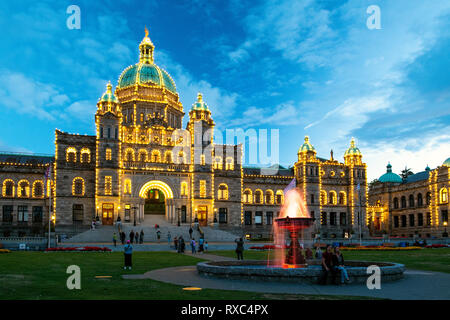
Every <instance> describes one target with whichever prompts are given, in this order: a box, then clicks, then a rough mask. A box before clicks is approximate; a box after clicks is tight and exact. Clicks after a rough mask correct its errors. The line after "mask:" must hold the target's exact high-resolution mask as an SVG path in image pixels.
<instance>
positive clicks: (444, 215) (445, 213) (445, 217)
mask: <svg viewBox="0 0 450 320" xmlns="http://www.w3.org/2000/svg"><path fill="white" fill-rule="evenodd" d="M441 218H442V223H444V222H448V210H442V211H441Z"/></svg>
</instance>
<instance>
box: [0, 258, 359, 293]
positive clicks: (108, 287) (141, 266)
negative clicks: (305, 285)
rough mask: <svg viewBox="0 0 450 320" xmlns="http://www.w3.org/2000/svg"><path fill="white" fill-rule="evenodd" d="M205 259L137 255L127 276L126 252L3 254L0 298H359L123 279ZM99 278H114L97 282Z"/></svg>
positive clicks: (0, 272) (0, 267) (0, 266)
mask: <svg viewBox="0 0 450 320" xmlns="http://www.w3.org/2000/svg"><path fill="white" fill-rule="evenodd" d="M199 261H201V259H198V258H194V257H190V256H185V255H180V254H177V253H171V252H136V253H134V254H133V265H134V267H133V270H132V271H125V270H123V269H122V266H123V254H122V253H119V252H117V253H95V252H86V253H69V252H51V253H43V252H12V253H7V254H0V299H134V300H136V299H150V300H155V299H177V300H178V299H225V300H251V299H305V300H306V299H357V297H345V296H319V295H287V294H286V295H279V294H264V293H251V292H243V291H227V290H212V289H204V290H201V291H184V290H182V287H181V286H177V285H171V284H167V283H163V282H159V281H154V280H150V279H146V280H125V279H123V278H122V277H121V275H122V274H142V273H144V272H146V271H150V270H154V269H160V268H166V267H175V266H184V265H194V264H196V263H197V262H199ZM72 264H75V265H78V266H79V267H80V268H81V290H68V289H67V287H66V280H67V278H68V276H69V274H66V269H67V267H68V266H69V265H72ZM95 276H112V278H110V279H95Z"/></svg>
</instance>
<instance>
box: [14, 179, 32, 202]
mask: <svg viewBox="0 0 450 320" xmlns="http://www.w3.org/2000/svg"><path fill="white" fill-rule="evenodd" d="M17 185H18V187H17V196H18V197H19V198H28V197H29V196H30V183H29V182H28V180H20V181H19V183H18V184H17Z"/></svg>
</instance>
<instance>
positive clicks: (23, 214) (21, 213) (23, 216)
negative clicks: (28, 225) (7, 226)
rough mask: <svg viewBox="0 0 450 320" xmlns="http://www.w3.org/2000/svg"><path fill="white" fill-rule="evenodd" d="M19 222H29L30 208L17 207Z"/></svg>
mask: <svg viewBox="0 0 450 320" xmlns="http://www.w3.org/2000/svg"><path fill="white" fill-rule="evenodd" d="M17 221H19V222H27V221H28V206H17Z"/></svg>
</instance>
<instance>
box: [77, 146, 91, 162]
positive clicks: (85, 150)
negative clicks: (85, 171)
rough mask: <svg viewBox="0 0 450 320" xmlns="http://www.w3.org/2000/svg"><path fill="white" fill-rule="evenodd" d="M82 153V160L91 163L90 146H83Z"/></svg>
mask: <svg viewBox="0 0 450 320" xmlns="http://www.w3.org/2000/svg"><path fill="white" fill-rule="evenodd" d="M80 153H81V157H80V161H81V162H83V163H89V162H91V150H89V149H88V148H83V149H81V151H80Z"/></svg>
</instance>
